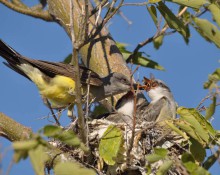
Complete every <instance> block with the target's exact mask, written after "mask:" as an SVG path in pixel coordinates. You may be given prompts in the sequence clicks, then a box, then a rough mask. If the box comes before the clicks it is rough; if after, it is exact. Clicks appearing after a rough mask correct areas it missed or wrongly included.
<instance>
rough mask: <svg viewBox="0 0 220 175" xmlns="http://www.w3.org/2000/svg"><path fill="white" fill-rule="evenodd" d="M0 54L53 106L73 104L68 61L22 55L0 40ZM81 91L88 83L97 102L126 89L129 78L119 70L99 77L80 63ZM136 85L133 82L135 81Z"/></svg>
mask: <svg viewBox="0 0 220 175" xmlns="http://www.w3.org/2000/svg"><path fill="white" fill-rule="evenodd" d="M0 56H1V57H3V58H4V59H5V60H6V61H7V62H6V63H4V64H5V65H7V66H8V67H9V68H11V69H12V70H14V71H16V72H17V73H19V74H21V75H23V76H24V77H26V78H27V79H29V80H31V81H32V82H33V83H35V85H36V86H37V88H38V90H39V93H40V95H41V96H42V98H43V99H48V100H49V102H50V103H51V106H52V108H63V107H67V106H71V108H72V104H74V103H75V96H76V94H75V86H76V81H75V80H76V70H75V67H74V66H72V65H69V64H64V63H60V62H49V61H43V60H35V59H30V58H27V57H24V56H22V55H20V54H19V53H18V52H16V51H15V50H14V49H12V48H11V47H10V46H8V45H7V44H6V43H4V42H3V41H2V40H0ZM79 72H80V80H81V84H82V86H81V90H82V93H83V94H86V91H87V86H88V84H89V85H90V95H91V97H92V98H95V100H96V101H99V100H102V99H104V98H106V97H109V96H112V95H116V94H119V93H122V92H126V91H129V90H130V88H131V82H130V79H129V77H127V76H125V75H123V74H121V73H110V74H109V75H108V76H106V77H103V78H102V77H100V76H99V75H98V74H97V73H95V72H93V71H92V70H90V69H88V68H86V67H83V66H80V71H79ZM134 86H135V84H134Z"/></svg>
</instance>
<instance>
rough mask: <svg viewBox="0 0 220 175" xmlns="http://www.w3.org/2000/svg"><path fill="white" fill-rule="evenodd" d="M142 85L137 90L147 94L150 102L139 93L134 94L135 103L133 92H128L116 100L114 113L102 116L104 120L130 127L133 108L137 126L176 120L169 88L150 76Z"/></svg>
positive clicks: (175, 105) (174, 103) (175, 106)
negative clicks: (145, 123)
mask: <svg viewBox="0 0 220 175" xmlns="http://www.w3.org/2000/svg"><path fill="white" fill-rule="evenodd" d="M143 83H144V84H143V85H140V86H138V87H139V90H140V91H142V90H145V91H146V92H147V94H148V96H149V98H150V99H151V101H150V102H148V100H146V98H143V94H142V93H141V92H139V93H137V94H136V96H137V97H136V103H135V102H134V98H135V93H134V91H128V92H127V93H126V94H125V95H123V96H122V97H121V98H120V99H119V100H118V102H117V104H116V106H115V111H114V112H112V113H109V114H105V115H103V116H104V118H105V119H106V120H109V121H112V122H115V123H126V124H128V125H129V126H131V125H132V121H133V116H134V109H135V108H136V109H135V112H136V114H135V116H136V123H137V124H141V123H142V122H143V121H146V122H159V121H163V120H165V119H170V118H173V119H174V118H176V108H177V104H176V102H175V100H174V98H173V95H172V93H171V90H170V88H169V87H168V86H167V85H166V84H165V83H164V82H163V81H162V80H159V79H155V78H154V77H153V76H152V75H151V78H150V79H148V78H146V77H144V80H143ZM135 105H136V106H135ZM99 118H100V117H99Z"/></svg>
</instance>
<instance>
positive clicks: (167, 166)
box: [156, 160, 173, 175]
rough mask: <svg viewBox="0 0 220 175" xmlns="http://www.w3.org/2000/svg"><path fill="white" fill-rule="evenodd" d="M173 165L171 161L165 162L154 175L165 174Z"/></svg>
mask: <svg viewBox="0 0 220 175" xmlns="http://www.w3.org/2000/svg"><path fill="white" fill-rule="evenodd" d="M172 165H173V161H172V160H166V161H164V162H163V164H162V165H161V166H160V168H159V169H158V171H157V173H156V175H164V174H167V172H168V170H169V169H170V168H171V166H172Z"/></svg>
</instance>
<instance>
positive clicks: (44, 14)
mask: <svg viewBox="0 0 220 175" xmlns="http://www.w3.org/2000/svg"><path fill="white" fill-rule="evenodd" d="M0 3H2V4H4V5H5V6H6V7H8V8H10V9H12V10H14V11H16V12H19V13H22V14H25V15H29V16H32V17H35V18H40V19H43V20H45V21H49V22H50V21H54V19H53V18H52V16H51V15H50V13H49V12H48V11H47V10H42V9H41V10H39V9H38V10H36V9H34V8H29V7H27V6H25V5H24V4H23V3H21V2H20V3H18V1H16V3H11V2H9V1H7V0H0ZM17 3H18V4H17Z"/></svg>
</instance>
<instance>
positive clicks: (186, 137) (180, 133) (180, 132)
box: [165, 121, 189, 140]
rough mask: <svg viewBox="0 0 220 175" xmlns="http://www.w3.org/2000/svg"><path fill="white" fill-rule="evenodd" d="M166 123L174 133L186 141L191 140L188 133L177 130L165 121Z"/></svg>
mask: <svg viewBox="0 0 220 175" xmlns="http://www.w3.org/2000/svg"><path fill="white" fill-rule="evenodd" d="M165 122H166V124H167V125H168V126H169V127H170V128H171V129H172V130H173V131H175V132H176V133H177V134H179V135H181V136H182V137H183V138H184V139H185V140H188V139H189V137H188V136H187V135H186V133H185V132H183V131H181V130H180V129H179V128H177V127H176V126H175V125H174V124H173V123H172V122H170V121H165Z"/></svg>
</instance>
